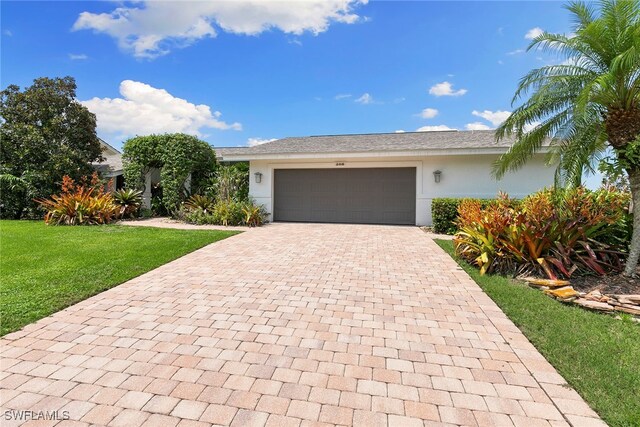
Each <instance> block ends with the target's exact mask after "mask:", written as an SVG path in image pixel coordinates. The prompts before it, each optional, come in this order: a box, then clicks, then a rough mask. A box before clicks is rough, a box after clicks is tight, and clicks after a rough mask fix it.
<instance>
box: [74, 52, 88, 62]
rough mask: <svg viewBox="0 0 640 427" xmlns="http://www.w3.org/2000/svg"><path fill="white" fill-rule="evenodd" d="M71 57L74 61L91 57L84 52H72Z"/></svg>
mask: <svg viewBox="0 0 640 427" xmlns="http://www.w3.org/2000/svg"><path fill="white" fill-rule="evenodd" d="M69 59H71V60H72V61H82V60H84V59H89V57H88V56H87V55H85V54H84V53H70V54H69Z"/></svg>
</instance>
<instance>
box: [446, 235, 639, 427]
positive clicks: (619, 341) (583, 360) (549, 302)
mask: <svg viewBox="0 0 640 427" xmlns="http://www.w3.org/2000/svg"><path fill="white" fill-rule="evenodd" d="M436 243H438V245H440V247H442V248H443V249H444V250H445V251H447V252H448V253H449V255H451V256H452V257H453V258H454V259H456V261H457V262H458V264H460V266H461V267H462V268H463V269H464V270H465V271H466V272H467V273H468V274H469V275H470V276H471V277H472V278H473V279H474V280H475V281H476V282H477V283H478V285H480V287H481V288H482V289H483V290H484V291H485V292H486V293H487V294H488V295H489V297H491V299H493V300H494V301H495V302H496V304H498V306H500V308H501V309H502V311H504V313H505V314H506V315H507V316H508V317H509V318H510V319H511V321H513V323H515V324H516V325H517V326H518V328H520V330H521V331H522V332H523V333H524V334H525V335H526V337H527V338H528V339H529V341H531V343H532V344H533V345H534V346H535V347H536V348H537V349H538V350H539V351H540V353H542V354H543V355H544V357H546V358H547V360H548V361H549V362H550V363H551V364H552V365H553V366H554V367H555V368H556V369H557V370H558V372H559V373H560V374H561V375H562V376H563V377H564V378H565V379H566V380H567V382H568V383H569V384H570V385H571V386H572V387H573V388H574V389H575V390H576V391H577V392H578V393H580V395H581V396H582V397H583V398H584V400H585V401H586V402H587V403H588V404H589V405H590V406H591V407H592V408H593V409H594V410H595V411H596V412H597V413H598V414H599V415H600V416H601V417H602V418H603V419H604V420H605V421H606V422H607V423H608V424H609V425H610V426H616V427H617V426H619V427H622V426H625V427H627V426H640V325H638V324H636V323H633V322H631V321H629V320H617V319H615V318H614V317H613V316H610V315H606V314H600V313H595V312H591V311H587V310H584V309H582V308H579V307H575V306H570V305H565V304H562V303H560V302H558V301H555V300H553V299H551V298H549V297H548V296H546V295H544V294H543V293H542V292H540V291H538V290H536V289H532V288H530V287H528V286H526V285H524V284H520V283H517V282H515V281H514V280H511V279H509V278H506V277H503V276H496V275H485V276H481V275H480V273H479V272H478V269H477V268H475V267H473V266H471V265H469V264H468V263H466V262H465V261H463V260H460V259H459V258H457V257H456V256H455V255H454V248H453V242H452V241H446V240H436Z"/></svg>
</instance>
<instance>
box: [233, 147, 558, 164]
mask: <svg viewBox="0 0 640 427" xmlns="http://www.w3.org/2000/svg"><path fill="white" fill-rule="evenodd" d="M507 151H508V148H464V149H443V150H413V151H358V152H354V151H348V152H332V153H329V152H327V153H261V154H256V153H238V154H226V155H224V156H223V157H222V161H234V162H246V161H251V160H298V159H300V160H306V159H339V158H342V159H350V158H356V159H357V158H365V157H366V158H372V157H386V158H390V157H431V156H457V155H460V156H469V155H478V154H498V155H500V154H504V153H506V152H507ZM548 152H549V148H548V147H542V148H541V149H540V150H538V153H540V154H546V153H548Z"/></svg>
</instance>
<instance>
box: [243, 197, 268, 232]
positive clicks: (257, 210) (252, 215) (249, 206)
mask: <svg viewBox="0 0 640 427" xmlns="http://www.w3.org/2000/svg"><path fill="white" fill-rule="evenodd" d="M242 213H243V214H244V220H243V222H244V224H245V225H247V226H249V227H259V226H261V225H262V224H263V223H264V222H265V221H266V217H267V213H266V211H265V210H264V207H263V206H262V205H257V204H255V203H254V202H253V201H249V202H246V203H244V204H243V206H242Z"/></svg>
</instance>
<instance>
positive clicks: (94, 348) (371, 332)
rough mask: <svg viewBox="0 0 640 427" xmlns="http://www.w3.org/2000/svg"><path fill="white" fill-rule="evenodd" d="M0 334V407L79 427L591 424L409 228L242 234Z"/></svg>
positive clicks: (312, 227)
mask: <svg viewBox="0 0 640 427" xmlns="http://www.w3.org/2000/svg"><path fill="white" fill-rule="evenodd" d="M105 256H108V254H105ZM1 343H2V363H1V375H2V376H1V379H2V380H1V384H2V389H3V390H2V393H1V396H2V407H3V408H5V409H7V408H8V409H25V410H32V411H42V410H49V411H52V410H58V411H59V412H58V415H59V416H61V417H62V416H64V415H65V413H64V412H62V411H68V415H69V416H70V418H71V419H72V420H79V421H80V423H78V424H77V425H82V423H86V424H97V425H105V424H108V425H121V426H136V425H142V424H145V425H154V426H173V425H180V426H197V425H203V426H204V425H210V424H223V425H227V424H231V425H238V426H249V425H264V424H267V425H272V426H288V425H293V426H297V425H312V424H314V423H317V422H318V423H326V424H339V425H350V424H354V425H361V426H367V427H369V426H377V425H381V426H382V425H395V426H403V427H404V426H414V425H416V426H417V425H420V426H422V425H443V424H447V423H449V424H457V425H476V424H479V425H490V426H508V425H512V424H515V425H521V426H527V427H529V426H537V425H544V426H548V425H558V426H560V425H568V423H571V424H573V425H575V426H580V427H582V426H588V425H602V422H601V421H600V420H599V419H598V418H597V416H596V414H595V413H593V412H592V411H591V410H590V409H589V408H588V406H587V405H586V404H585V403H584V402H583V401H582V399H581V398H580V397H579V396H578V395H577V393H576V392H575V391H573V390H571V389H569V388H566V387H565V386H563V384H564V382H565V381H564V380H563V378H562V377H561V376H560V375H558V374H557V373H556V372H555V370H554V369H553V368H552V367H551V366H550V365H549V364H548V363H547V362H546V361H545V360H544V359H543V358H542V356H541V355H540V354H539V353H538V352H537V351H536V350H535V349H534V348H533V347H532V346H531V344H530V343H529V342H528V341H527V340H526V339H525V338H524V336H523V335H522V334H521V333H520V331H519V330H518V329H517V328H516V327H515V326H514V325H513V324H512V323H511V322H510V321H509V320H508V319H507V318H506V317H505V315H504V314H503V313H502V312H501V311H500V310H499V309H498V308H497V306H496V305H495V304H494V303H493V302H492V301H491V300H490V299H489V298H488V297H487V296H486V295H485V294H484V293H483V292H482V291H481V290H480V288H479V287H478V286H477V285H476V284H475V283H474V282H473V281H472V280H471V279H470V278H469V277H468V276H467V275H466V274H465V273H464V272H463V271H461V270H460V269H459V268H457V266H456V264H455V263H454V262H453V261H452V260H451V259H450V258H449V257H448V256H447V255H446V254H445V253H444V252H443V251H442V250H441V249H440V248H439V247H438V246H437V245H436V244H435V243H434V242H433V241H431V240H430V239H429V238H428V237H427V236H426V235H425V234H424V233H423V232H422V231H420V230H419V229H417V228H413V227H385V226H364V225H328V224H275V225H270V226H267V227H264V228H262V229H258V230H251V231H248V232H246V233H243V234H241V235H238V236H234V237H231V238H229V239H227V240H224V241H222V242H218V243H215V244H213V245H210V246H208V247H206V248H203V249H201V250H199V251H197V252H194V253H192V254H190V255H187V256H185V257H183V258H181V259H178V260H176V261H174V262H172V263H169V264H167V265H165V266H163V267H161V268H158V269H156V270H154V271H151V272H149V273H147V274H145V275H143V276H140V277H138V278H136V279H134V280H131V281H129V282H127V283H125V284H123V285H121V286H118V287H116V288H113V289H111V290H109V291H106V292H104V293H102V294H100V295H97V296H95V297H93V298H90V299H88V300H86V301H84V302H81V303H79V304H77V305H75V306H73V307H70V308H68V309H67V310H64V311H62V312H59V313H57V314H55V315H53V316H50V317H48V318H46V319H43V320H41V321H39V322H37V323H35V324H33V325H29V326H28V327H26V328H25V329H24V330H23V331H20V332H17V333H13V334H11V335H8V336H7V337H5V339H3V340H2V342H1ZM5 416H6V414H5V413H3V425H11V422H7V421H5V419H4V417H5ZM43 424H44V425H47V423H43ZM49 424H55V423H49ZM39 425H40V424H39ZM74 425H75V424H74Z"/></svg>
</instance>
